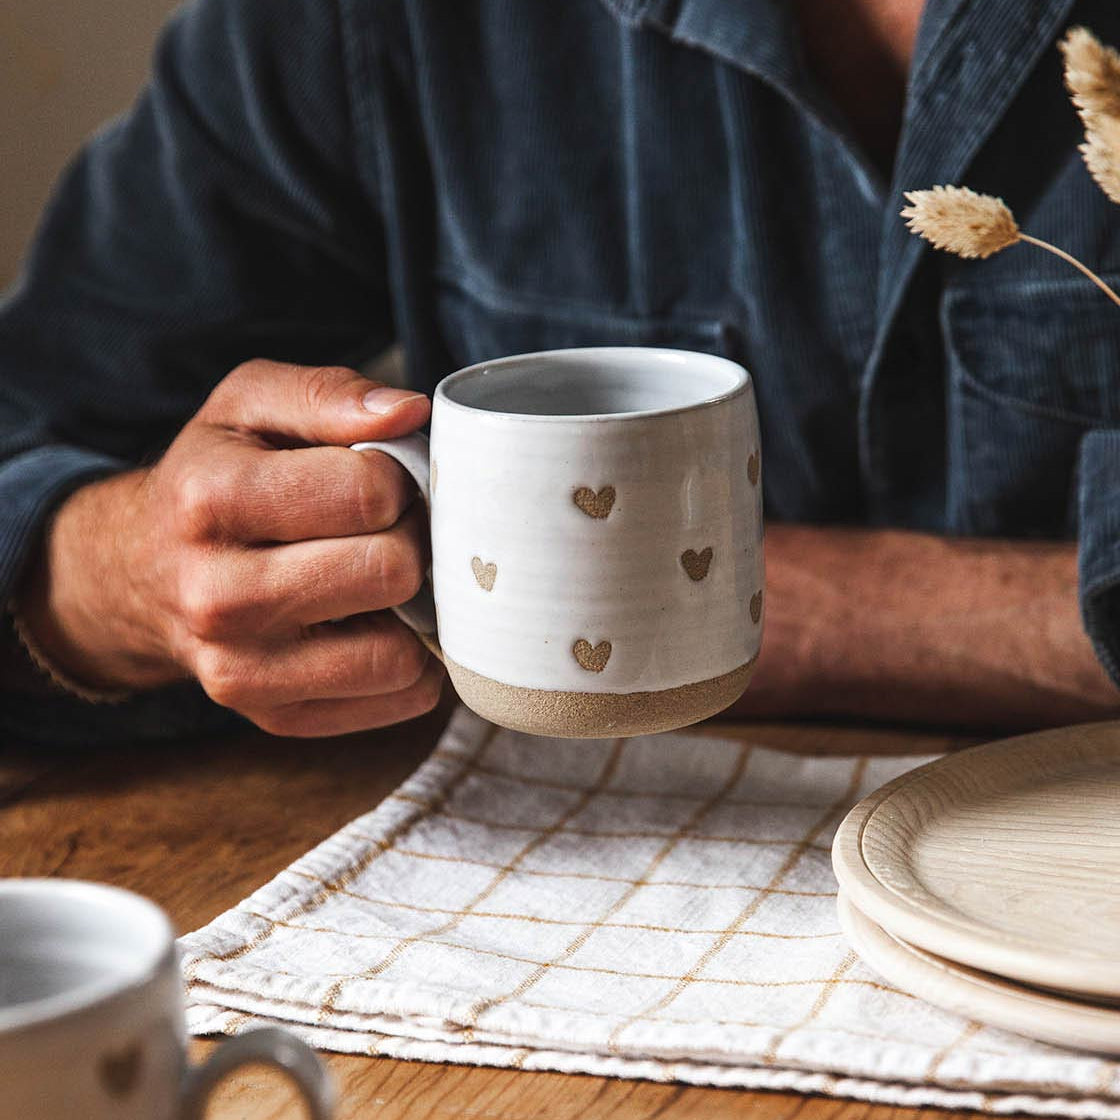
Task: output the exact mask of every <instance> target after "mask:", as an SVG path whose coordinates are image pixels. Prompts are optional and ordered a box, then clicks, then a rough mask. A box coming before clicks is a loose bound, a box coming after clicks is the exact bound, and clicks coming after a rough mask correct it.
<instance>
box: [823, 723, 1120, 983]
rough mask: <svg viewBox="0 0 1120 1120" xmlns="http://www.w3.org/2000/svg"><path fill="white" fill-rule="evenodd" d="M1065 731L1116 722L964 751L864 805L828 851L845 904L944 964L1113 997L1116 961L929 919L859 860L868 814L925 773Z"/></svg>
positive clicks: (1110, 727) (947, 918)
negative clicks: (1056, 951)
mask: <svg viewBox="0 0 1120 1120" xmlns="http://www.w3.org/2000/svg"><path fill="white" fill-rule="evenodd" d="M1071 731H1073V732H1090V733H1092V734H1093V735H1094V736H1098V735H1105V734H1107V733H1109V732H1110V731H1111V732H1113V733H1116V734H1120V721H1118V720H1108V721H1103V722H1096V723H1084V724H1077V725H1075V726H1073V727H1063V728H1052V729H1048V730H1046V731H1034V732H1030V733H1028V734H1026V735H1016V736H1014V737H1012V738H1008V739H999V740H996V741H995V742H991V743H984V744H982V745H980V746H976V747H969V748H967V749H966V750H963V751H958V752H956V753H954V754H948V755H943V756H942V757H941V758H937V759H934V760H933V761H932V762H927V763H925V764H924V765H923V766H919V767H916V768H915V769H913V770H908V771H907V772H906V773H905V774H901V775H899V777H897V778H895V779H893V780H892V781H890V782H887V784H886V785H884V786H881V787H880V788H879V789H877V790H875V791H874V792H873V793H871V794H869V795H868V796H867V797H865V798H864V799H863V800H862V801H860V802H859V803H858V804H857V805H856V806H855V807H854V808H853V809H852V810H851V811H850V812H849V813H848V815H847V816H846V817H845V818H844V820H843V821H842V822H841V824H840V827H839V828H838V829H837V832H836V836H835V838H834V840H833V843H832V867H833V871H834V872H835V874H836V878H837V880H838V881H839V883H840V886H841V888H842V889H843V890H844V892H845V893H846V894H847V896H848V899H849V902H850V903H851V904H853V905H854V906H855V907H857V909H858V910H859V911H860V912H861V913H862V914H864V915H865V916H866V917H867V918H868V919H870V920H871V921H872V922H874V923H875V924H876V925H878V926H880V927H881V928H882V929H883V930H884V932H885V933H886V934H888V935H890V936H892V937H895V938H897V939H899V940H901V941H904V942H906V943H907V944H908V945H911V946H914V947H916V948H920V949H924V950H926V951H927V952H929V953H931V954H933V955H935V956H937V957H940V958H943V959H945V960H950V961H953V962H959V963H961V964H964V965H971V966H972V967H973V968H977V969H980V970H982V971H984V972H987V973H992V974H994V975H997V976H1005V977H1010V978H1012V979H1014V980H1018V981H1023V982H1026V983H1031V984H1039V985H1042V986H1044V987H1048V988H1057V989H1063V990H1066V991H1070V992H1081V993H1084V994H1086V995H1092V996H1106V997H1111V998H1116V997H1117V996H1120V961H1110V960H1109V959H1108V958H1106V957H1103V956H1090V955H1075V954H1069V955H1067V956H1064V957H1056V956H1054V955H1053V954H1052V953H1050V952H1049V951H1048V950H1045V949H1041V948H1039V946H1037V945H1035V944H1032V943H1031V942H1030V941H1029V940H1027V939H1026V938H1016V937H1014V936H1013V935H1010V934H1007V933H1006V932H1004V931H999V930H995V929H991V928H985V927H983V926H980V925H974V924H971V923H969V922H967V921H965V920H957V919H955V918H954V917H953V916H952V915H951V914H947V913H945V914H941V913H939V914H937V915H933V914H931V913H929V912H928V911H926V910H923V909H922V908H921V907H920V906H918V905H917V904H916V903H914V902H912V901H911V900H909V899H908V898H906V896H904V895H900V894H897V893H896V892H895V891H894V890H892V889H891V888H890V887H888V886H886V885H885V884H883V883H882V882H881V881H880V880H879V879H878V878H877V877H876V876H875V874H874V873H873V872H872V871H871V869H870V868H869V867H868V866H867V864H866V862H865V860H864V856H863V846H862V843H863V832H864V829H865V828H866V826H867V824H868V822H869V821H870V819H871V817H872V815H873V814H874V812H875V810H876V809H878V808H879V806H880V805H882V804H883V802H885V801H886V800H888V799H889V798H890V797H892V796H893V795H894V794H895V793H896V792H897V791H898V790H900V789H902V788H904V787H905V786H907V785H909V784H911V783H913V782H917V781H922V780H924V779H925V777H926V776H927V775H928V773H929V772H930V771H935V770H938V769H942V768H945V767H951V766H959V765H961V762H960V760H961V759H962V758H966V757H968V756H975V755H976V754H978V753H983V754H998V753H1004V752H1007V751H1014V750H1018V749H1021V748H1022V746H1023V744H1024V743H1027V744H1030V745H1031V746H1032V747H1034V746H1037V745H1039V744H1045V743H1046V741H1047V740H1049V739H1056V740H1057V741H1058V742H1059V743H1061V742H1063V741H1065V740H1067V738H1068V736H1069V733H1070V732H1071Z"/></svg>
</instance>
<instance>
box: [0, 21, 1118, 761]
mask: <svg viewBox="0 0 1120 1120" xmlns="http://www.w3.org/2000/svg"><path fill="white" fill-rule="evenodd" d="M1074 22H1083V23H1085V24H1087V25H1088V26H1090V27H1091V28H1093V29H1094V30H1095V31H1096V32H1097V33H1098V34H1099V35H1100V36H1101V37H1102V38H1103V39H1104V40H1106V41H1110V42H1113V43H1118V42H1120V7H1118V6H1117V5H1116V4H1115V3H1114V0H1084V2H1081V3H1074V2H1073V0H928V3H927V5H926V11H925V13H924V15H923V19H922V25H921V29H920V32H919V36H918V42H917V44H916V49H915V56H914V62H913V66H912V71H911V79H910V85H909V89H908V96H907V105H906V112H905V119H904V122H903V129H902V135H901V139H900V143H899V148H898V153H897V156H896V160H895V166H894V170H893V175H892V178H891V180H890V181H889V182H888V181H886V179H885V178H884V177H883V176H882V175H881V174H880V173H879V172H878V171H877V170H876V169H875V167H874V165H873V164H872V163H871V162H870V161H869V160H868V159H867V158H866V156H865V155H864V154H863V152H862V151H861V149H860V146H859V145H858V144H857V143H856V142H855V141H854V139H853V138H852V136H851V134H850V131H849V130H848V128H847V127H846V126H845V124H844V121H843V119H842V117H841V116H840V114H838V113H837V112H836V111H835V109H834V108H833V106H832V105H831V104H830V102H829V100H828V99H827V98H826V97H824V96H823V95H822V94H821V92H820V90H819V88H818V87H817V86H816V85H815V84H814V82H813V80H812V76H811V75H810V74H809V73H807V71H806V67H805V64H804V62H803V54H802V51H801V49H800V44H799V41H798V38H797V34H796V26H795V23H794V20H793V16H792V13H791V5H790V4H789V3H786V2H784V0H565V2H564V3H557V4H544V3H531V2H528V0H457V2H456V3H450V2H447V0H268V2H267V3H265V2H262V0H196V2H195V3H193V4H192V5H190V6H188V7H187V8H186V9H184V10H183V11H182V12H181V13H180V14H179V15H178V16H177V17H176V18H175V19H174V21H173V22H172V23H171V24H170V26H169V27H168V29H167V31H166V33H165V34H164V36H163V38H162V41H161V44H160V47H159V50H158V53H157V56H156V60H155V66H154V72H153V75H152V79H151V82H150V84H149V86H148V87H147V89H146V90H145V92H144V93H143V95H142V96H141V98H140V99H139V101H138V103H137V104H136V106H135V107H134V109H133V110H132V111H131V112H130V113H129V114H128V115H127V116H125V117H124V118H123V119H121V120H119V121H117V122H115V123H113V124H111V125H110V126H108V127H107V128H106V129H105V130H104V131H102V132H101V133H100V134H99V135H97V136H96V137H95V138H93V139H92V140H91V141H90V143H89V144H88V145H87V146H86V148H85V149H84V150H83V152H82V153H81V154H80V155H79V156H78V158H77V159H76V160H75V162H74V163H73V164H72V166H71V167H70V169H69V170H68V172H67V173H66V175H65V176H64V177H63V179H62V181H61V182H60V183H59V185H58V187H57V189H56V191H55V194H54V198H53V201H52V204H51V206H50V208H49V210H48V213H47V215H46V217H45V220H44V223H43V226H42V229H41V231H40V233H39V235H38V238H37V240H36V241H35V244H34V246H33V249H32V251H31V253H30V255H29V259H28V261H27V264H26V268H25V270H24V272H23V274H22V276H21V278H20V279H19V281H18V282H17V284H16V285H15V287H14V289H13V290H12V291H11V292H10V293H9V295H8V296H7V298H6V300H5V301H4V303H3V304H2V305H0V603H3V602H6V601H7V598H8V596H9V595H10V594H11V593H12V592H13V590H14V588H15V587H16V584H17V581H18V579H19V578H20V575H21V572H22V571H23V570H24V569H25V567H26V565H27V564H28V563H29V562H31V558H32V557H33V555H34V550H35V547H36V542H37V540H38V539H39V537H40V535H41V532H42V527H43V524H44V521H45V519H46V518H47V517H48V516H49V513H50V510H51V509H52V508H53V507H54V506H55V505H57V503H58V502H59V501H60V500H61V499H62V498H63V496H64V495H65V494H66V493H67V492H69V491H70V490H72V489H73V488H74V487H76V486H78V485H80V484H81V483H83V482H84V481H87V480H89V479H91V478H94V477H97V476H99V475H103V474H105V473H108V472H112V471H116V470H120V469H122V468H125V467H128V466H132V465H135V464H137V463H142V462H145V461H151V460H152V459H153V458H154V457H156V456H158V455H159V453H160V451H161V449H162V448H163V447H165V446H166V444H167V443H168V441H169V440H170V439H171V438H172V436H173V435H174V434H175V432H176V431H177V430H178V429H179V428H180V427H181V426H182V425H183V423H184V422H185V421H186V420H187V419H188V418H189V416H190V415H191V414H192V412H193V411H194V410H195V409H196V408H197V407H198V406H199V405H200V404H201V402H202V401H203V399H204V398H205V397H206V395H207V394H208V393H209V391H210V390H211V389H212V388H213V386H214V385H215V384H216V383H217V382H218V381H219V380H220V379H221V378H222V377H223V376H224V375H225V374H226V373H227V372H229V370H230V369H232V368H233V367H234V366H235V365H237V364H238V363H240V362H241V361H243V360H245V359H248V358H252V357H269V358H275V359H282V360H287V361H294V362H308V363H347V364H359V363H361V362H363V361H365V360H367V359H369V358H371V357H372V356H374V355H376V354H377V353H379V352H381V351H382V350H384V349H385V348H386V347H387V346H389V345H391V344H392V343H394V342H398V343H401V344H403V347H404V351H405V354H406V360H407V366H408V370H409V374H410V378H411V382H412V384H413V385H414V386H415V387H417V388H421V389H424V390H430V389H431V388H432V387H433V386H434V385H435V383H436V382H437V381H438V380H439V378H440V377H441V376H443V375H444V374H446V373H448V372H450V371H451V370H453V369H455V368H457V367H458V366H461V365H464V364H466V363H469V362H474V361H478V360H481V359H485V358H488V357H493V356H496V355H501V354H508V353H515V352H520V351H525V350H536V349H544V348H551V347H561V346H583V345H597V344H606V343H634V344H652V345H659V346H660V345H663V346H677V347H684V348H689V349H697V350H706V351H712V352H718V353H721V354H724V355H727V356H728V357H731V358H734V359H736V360H738V361H741V362H742V363H743V364H745V365H746V366H747V368H748V369H749V370H750V371H751V373H752V375H753V377H754V381H755V385H756V390H757V399H758V404H759V409H760V413H761V420H762V427H763V444H764V448H765V458H766V472H765V501H766V507H767V511H768V514H769V515H770V516H771V517H774V518H779V519H784V520H792V521H804V522H818V523H822V522H824V523H853V524H866V525H873V526H899V527H905V528H910V529H915V530H923V531H929V532H937V533H952V534H964V535H988V536H1000V537H1051V538H1061V537H1071V538H1073V537H1075V538H1076V539H1077V540H1078V543H1079V555H1080V577H1081V596H1082V606H1083V613H1084V617H1085V620H1086V626H1087V629H1088V632H1089V634H1090V636H1091V638H1092V639H1093V641H1094V644H1095V646H1096V648H1097V650H1098V653H1099V655H1100V657H1101V659H1102V662H1103V663H1104V665H1105V666H1106V668H1107V669H1108V670H1109V672H1110V673H1111V674H1112V675H1113V677H1114V678H1120V590H1118V587H1120V312H1118V311H1117V309H1116V308H1115V307H1114V306H1113V305H1112V304H1111V303H1109V302H1108V301H1107V300H1106V299H1105V298H1104V296H1103V295H1102V294H1101V293H1100V292H1099V291H1097V290H1096V289H1095V288H1094V287H1093V286H1092V285H1090V284H1088V283H1087V282H1086V281H1085V280H1084V279H1083V278H1082V277H1081V276H1079V275H1077V274H1076V273H1074V272H1073V271H1072V270H1069V269H1068V266H1066V265H1064V264H1062V263H1061V262H1060V261H1057V260H1055V259H1053V258H1051V257H1050V256H1049V255H1048V254H1044V253H1041V252H1038V251H1036V250H1032V249H1030V248H1027V247H1025V246H1020V247H1016V248H1013V249H1010V250H1008V251H1006V252H1004V253H1002V254H1000V255H998V256H997V257H994V258H992V259H990V260H988V261H984V262H963V261H960V260H957V259H955V258H951V257H948V256H943V255H938V254H935V253H933V252H932V251H931V250H930V249H929V248H928V247H927V246H925V245H924V244H923V243H921V242H919V241H918V240H917V239H916V238H914V237H912V236H911V235H910V234H909V233H908V232H907V231H906V229H905V226H904V224H903V222H902V221H901V220H900V219H899V217H898V210H899V208H900V206H901V205H902V198H901V192H902V191H903V190H904V189H909V188H918V187H928V186H931V185H933V184H935V183H966V184H967V185H969V186H972V187H974V188H976V189H978V190H984V191H990V192H993V193H996V194H1000V195H1002V196H1003V197H1004V198H1005V199H1006V200H1007V201H1008V202H1009V203H1010V205H1011V206H1012V208H1013V209H1014V211H1015V213H1016V216H1017V217H1018V218H1019V220H1020V222H1021V224H1022V225H1023V226H1024V227H1025V228H1026V229H1027V230H1029V231H1030V232H1031V233H1033V234H1035V235H1037V236H1040V237H1043V238H1046V239H1048V240H1052V241H1055V242H1057V243H1059V244H1061V245H1062V246H1064V247H1066V248H1068V249H1069V250H1070V251H1072V252H1073V253H1075V254H1077V255H1078V256H1081V257H1082V258H1083V259H1085V260H1086V261H1087V262H1088V263H1089V264H1091V265H1092V266H1094V267H1096V268H1097V269H1099V270H1100V271H1101V272H1102V273H1103V274H1104V275H1105V276H1106V278H1110V279H1112V280H1116V279H1117V277H1118V274H1120V221H1118V218H1120V212H1118V211H1117V210H1115V209H1114V208H1113V204H1111V203H1110V202H1109V201H1108V200H1107V199H1106V198H1105V197H1104V196H1103V195H1102V194H1101V193H1100V192H1099V191H1098V189H1097V188H1096V187H1095V186H1094V185H1093V183H1092V182H1091V180H1090V179H1089V177H1088V175H1087V173H1086V172H1085V169H1084V167H1083V166H1082V164H1081V161H1080V159H1079V157H1078V155H1077V153H1076V144H1077V141H1078V135H1079V130H1078V123H1077V119H1076V116H1075V114H1074V112H1073V110H1072V108H1071V107H1070V105H1069V102H1068V99H1067V97H1066V95H1065V93H1064V91H1063V88H1062V81H1061V67H1060V58H1059V55H1058V51H1057V48H1056V41H1057V39H1058V38H1059V37H1060V36H1061V34H1062V33H1063V32H1064V30H1065V29H1066V28H1067V27H1068V26H1069V25H1070V24H1071V23H1074ZM221 718H222V713H220V712H219V711H218V710H217V709H214V708H212V707H211V706H209V704H208V702H206V701H205V700H204V699H203V698H202V697H201V696H200V694H199V693H198V692H197V691H196V690H192V689H189V688H178V689H174V690H169V691H164V692H161V693H156V694H152V695H150V696H146V697H141V698H139V699H138V700H137V701H135V702H131V703H128V704H124V705H121V706H118V707H113V708H94V707H90V706H85V705H82V704H81V702H79V701H76V700H71V699H69V698H66V697H58V698H56V699H53V700H51V701H50V702H49V703H45V702H44V700H43V699H42V698H36V699H34V700H32V699H30V698H26V697H23V696H22V695H21V694H20V693H19V690H18V689H13V688H11V687H9V689H8V690H7V691H6V692H4V691H2V688H0V727H2V728H3V729H4V730H5V731H7V732H9V733H14V734H17V735H23V736H26V737H29V738H39V739H44V740H48V741H56V742H70V741H74V742H77V741H81V742H95V741H97V740H99V739H104V738H110V737H115V738H120V737H121V736H122V735H126V736H157V735H162V736H171V735H177V734H185V733H189V732H192V731H197V730H199V729H201V728H202V727H204V726H208V725H211V724H213V723H214V722H215V720H218V721H219V722H220V719H221Z"/></svg>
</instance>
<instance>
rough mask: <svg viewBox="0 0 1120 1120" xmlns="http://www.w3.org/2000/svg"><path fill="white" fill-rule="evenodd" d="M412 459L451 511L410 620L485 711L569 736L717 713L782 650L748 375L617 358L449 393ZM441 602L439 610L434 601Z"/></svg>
mask: <svg viewBox="0 0 1120 1120" xmlns="http://www.w3.org/2000/svg"><path fill="white" fill-rule="evenodd" d="M356 447H358V448H359V449H369V448H374V449H377V450H381V451H384V452H386V453H387V454H389V455H391V456H393V457H394V458H395V459H397V460H398V461H399V462H400V463H401V464H402V465H403V466H404V467H405V468H406V469H407V470H408V471H409V472H410V473H411V474H412V476H413V477H414V478H415V479H416V482H417V484H418V485H419V487H420V489H421V491H422V493H423V495H424V498H425V500H426V501H427V503H428V508H429V512H430V515H431V532H432V578H431V590H425V592H422V593H421V595H419V596H417V598H416V599H414V600H412V602H410V603H408V604H406V605H405V606H404V607H402V608H400V609H399V610H398V613H399V614H400V615H401V617H402V618H403V619H404V620H405V621H406V622H408V623H409V625H411V626H412V627H413V629H415V630H416V631H417V632H418V633H420V634H421V635H422V636H423V637H424V639H425V641H426V642H427V644H428V645H429V647H430V648H432V649H434V650H436V651H437V652H439V653H440V655H441V656H442V657H443V660H444V662H445V664H446V665H447V669H448V672H449V674H450V676H451V680H452V682H453V683H454V685H455V687H456V689H457V690H458V692H459V695H460V696H461V697H462V699H463V700H464V701H465V702H466V704H467V705H468V706H469V707H471V708H473V709H474V710H475V711H476V712H478V713H479V714H480V715H482V716H484V717H486V718H487V719H490V720H493V721H494V722H495V723H499V724H502V725H503V726H506V727H511V728H514V729H516V730H522V731H529V732H533V733H537V734H542V735H557V736H564V737H580V738H582V737H587V738H596V737H599V738H601V737H608V736H616V735H638V734H645V733H650V732H655V731H665V730H668V729H670V728H674V727H681V726H684V725H686V724H689V723H694V722H696V721H697V720H700V719H703V718H705V717H707V716H710V715H713V714H715V713H716V712H718V711H720V710H721V709H723V708H725V707H727V705H728V704H730V703H732V702H733V701H734V700H735V699H736V698H737V697H738V696H739V694H740V693H741V692H742V691H743V689H744V688H745V687H746V685H747V683H748V681H749V679H750V675H751V671H752V669H753V666H754V663H755V659H756V657H757V655H758V649H759V644H760V641H761V635H762V614H763V600H762V584H763V558H762V487H761V481H760V458H759V454H760V453H759V439H758V416H757V412H756V408H755V403H754V392H753V388H752V385H751V380H750V377H749V375H748V374H747V372H746V370H744V369H743V368H742V367H741V366H738V365H736V364H735V363H734V362H730V361H728V360H726V359H724V358H719V357H713V356H712V355H709V354H696V353H689V352H686V351H681V350H658V349H644V348H639V347H603V348H595V349H582V350H554V351H545V352H541V353H537V354H522V355H517V356H515V357H509V358H501V359H498V360H495V361H490V362H481V363H479V364H478V365H473V366H469V367H468V368H466V369H463V370H460V371H459V372H457V373H453V374H451V376H449V377H447V378H445V379H444V380H443V381H442V382H441V383H440V384H439V386H438V387H437V389H436V392H435V397H434V401H433V410H432V424H431V444H430V449H429V444H428V442H427V441H426V440H425V439H424V438H423V436H419V435H417V436H410V437H407V438H405V439H401V440H391V441H388V442H381V443H363V444H357V445H356ZM433 592H434V603H433V601H432V599H433Z"/></svg>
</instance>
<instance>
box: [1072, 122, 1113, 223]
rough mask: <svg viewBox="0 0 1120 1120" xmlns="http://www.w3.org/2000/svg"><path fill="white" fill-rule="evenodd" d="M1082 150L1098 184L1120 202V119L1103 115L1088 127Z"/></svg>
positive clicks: (1083, 156) (1090, 172) (1091, 173)
mask: <svg viewBox="0 0 1120 1120" xmlns="http://www.w3.org/2000/svg"><path fill="white" fill-rule="evenodd" d="M1080 151H1081V155H1082V158H1083V159H1084V160H1085V166H1086V167H1087V168H1088V169H1089V174H1090V175H1092V176H1093V180H1094V181H1095V182H1096V184H1097V186H1098V187H1100V189H1101V190H1102V191H1104V193H1105V194H1106V195H1108V197H1109V198H1111V199H1112V201H1113V202H1120V119H1114V118H1112V117H1102V118H1101V119H1100V120H1098V121H1097V122H1096V123H1095V124H1094V125H1093V126H1092V127H1091V128H1087V129H1086V130H1085V143H1084V144H1082V145H1081V148H1080Z"/></svg>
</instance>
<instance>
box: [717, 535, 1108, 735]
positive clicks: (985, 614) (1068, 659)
mask: <svg viewBox="0 0 1120 1120" xmlns="http://www.w3.org/2000/svg"><path fill="white" fill-rule="evenodd" d="M766 597H767V598H766V630H765V633H764V635H763V639H762V652H761V654H760V656H759V662H758V671H757V672H756V674H755V677H754V680H753V681H752V683H751V686H750V687H749V688H748V689H747V691H746V692H745V693H744V694H743V697H742V699H741V700H739V701H738V703H736V704H735V705H734V706H733V707H732V708H731V709H730V711H729V712H728V713H727V714H728V715H730V716H754V717H760V718H765V719H782V718H795V719H796V718H804V717H806V716H822V717H836V716H841V717H850V718H855V719H876V720H887V721H892V722H900V723H928V724H941V725H955V726H958V727H963V726H973V727H982V728H1028V727H1037V726H1042V725H1048V724H1061V723H1077V722H1082V721H1085V720H1092V719H1105V718H1108V717H1110V716H1115V715H1116V714H1117V713H1118V712H1120V691H1118V690H1117V689H1116V686H1115V685H1113V684H1112V683H1111V682H1110V681H1109V679H1108V677H1107V676H1106V675H1105V672H1104V670H1103V669H1102V668H1101V666H1100V664H1099V663H1098V661H1097V659H1096V656H1095V655H1094V653H1093V649H1092V646H1091V645H1090V644H1089V639H1088V638H1087V637H1086V636H1085V632H1084V629H1083V628H1082V625H1081V618H1080V613H1079V607H1078V598H1077V549H1076V546H1075V545H1073V544H1071V543H1067V542H1057V541H1054V542H1052V541H1008V540H962V539H951V538H945V537H935V536H929V535H926V534H924V533H906V532H899V531H895V530H872V529H841V528H823V527H822V528H816V527H811V526H806V525H771V526H768V527H767V530H766Z"/></svg>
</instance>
